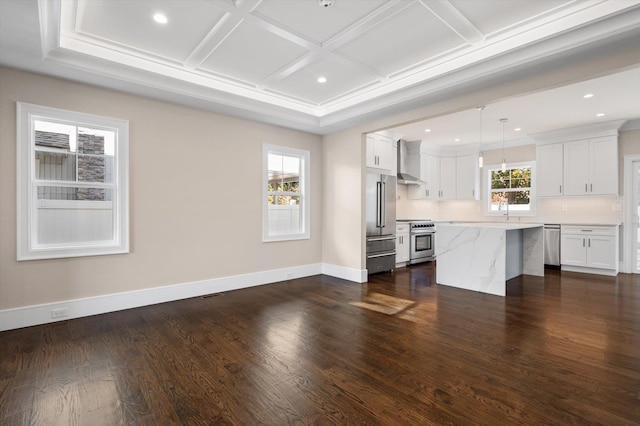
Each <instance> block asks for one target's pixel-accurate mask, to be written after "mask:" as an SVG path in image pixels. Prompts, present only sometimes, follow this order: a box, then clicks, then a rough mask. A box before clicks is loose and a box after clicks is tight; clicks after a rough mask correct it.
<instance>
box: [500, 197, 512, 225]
mask: <svg viewBox="0 0 640 426" xmlns="http://www.w3.org/2000/svg"><path fill="white" fill-rule="evenodd" d="M503 205H504V206H506V210H507V212H506V213H503V214H502V216H506V217H507V220H509V198H508V197H507V198H506V199H505V200H503V199H500V202H499V203H498V209H499V210H502V206H503Z"/></svg>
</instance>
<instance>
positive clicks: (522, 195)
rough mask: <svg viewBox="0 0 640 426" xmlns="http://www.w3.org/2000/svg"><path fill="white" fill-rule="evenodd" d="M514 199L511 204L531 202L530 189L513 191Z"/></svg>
mask: <svg viewBox="0 0 640 426" xmlns="http://www.w3.org/2000/svg"><path fill="white" fill-rule="evenodd" d="M512 194H513V199H512V200H511V201H510V203H509V204H529V203H530V202H531V192H530V191H516V192H513V193H512Z"/></svg>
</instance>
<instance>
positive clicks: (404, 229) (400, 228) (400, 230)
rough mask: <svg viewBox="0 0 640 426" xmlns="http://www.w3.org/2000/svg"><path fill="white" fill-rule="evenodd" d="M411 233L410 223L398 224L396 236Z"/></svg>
mask: <svg viewBox="0 0 640 426" xmlns="http://www.w3.org/2000/svg"><path fill="white" fill-rule="evenodd" d="M406 232H409V224H408V223H403V224H396V234H403V233H406Z"/></svg>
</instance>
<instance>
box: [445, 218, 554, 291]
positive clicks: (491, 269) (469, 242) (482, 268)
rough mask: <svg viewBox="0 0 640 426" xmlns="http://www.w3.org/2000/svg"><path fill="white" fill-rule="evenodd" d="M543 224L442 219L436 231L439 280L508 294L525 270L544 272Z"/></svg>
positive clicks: (448, 283)
mask: <svg viewBox="0 0 640 426" xmlns="http://www.w3.org/2000/svg"><path fill="white" fill-rule="evenodd" d="M543 227H544V225H542V224H534V223H500V222H488V223H479V222H471V223H465V222H462V223H441V224H438V225H437V229H438V230H437V233H436V245H435V246H436V259H437V261H436V282H437V283H438V284H442V285H447V286H451V287H458V288H462V289H465V290H471V291H478V292H482V293H489V294H494V295H497V296H506V294H507V288H506V282H507V281H508V280H509V279H511V278H514V277H516V276H518V275H521V274H527V275H537V276H544V241H543Z"/></svg>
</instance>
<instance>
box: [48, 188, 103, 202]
mask: <svg viewBox="0 0 640 426" xmlns="http://www.w3.org/2000/svg"><path fill="white" fill-rule="evenodd" d="M37 193H38V200H75V201H83V200H86V201H111V197H112V190H111V189H108V188H84V187H61V186H38V191H37Z"/></svg>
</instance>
